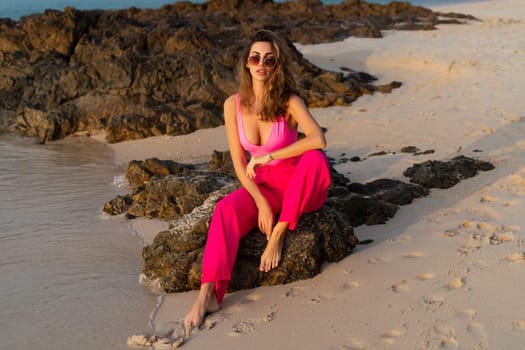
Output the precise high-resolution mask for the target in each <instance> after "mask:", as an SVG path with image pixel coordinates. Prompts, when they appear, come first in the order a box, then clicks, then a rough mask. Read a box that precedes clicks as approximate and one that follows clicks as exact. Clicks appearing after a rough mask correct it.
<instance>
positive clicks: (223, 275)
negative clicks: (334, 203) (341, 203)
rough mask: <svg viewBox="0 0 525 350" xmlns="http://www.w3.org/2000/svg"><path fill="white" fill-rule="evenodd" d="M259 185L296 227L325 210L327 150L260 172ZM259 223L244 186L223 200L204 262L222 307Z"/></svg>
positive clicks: (204, 272) (204, 280) (282, 219)
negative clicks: (244, 244)
mask: <svg viewBox="0 0 525 350" xmlns="http://www.w3.org/2000/svg"><path fill="white" fill-rule="evenodd" d="M255 182H256V183H257V185H258V187H259V189H260V191H261V192H262V194H263V195H264V197H265V198H266V199H267V200H268V202H269V204H270V206H271V208H272V211H273V213H274V214H277V213H280V216H279V219H278V221H279V222H288V223H289V227H288V228H289V229H290V230H293V229H295V226H296V225H297V222H298V221H299V217H300V216H301V214H302V213H304V212H312V211H315V210H317V209H319V208H320V207H321V206H322V205H323V204H324V202H325V201H326V198H327V196H328V186H329V185H330V172H329V169H328V162H327V159H326V157H325V155H324V153H323V152H321V151H319V150H314V151H308V152H305V153H304V154H303V155H301V156H299V157H296V158H293V159H287V160H285V161H283V162H282V163H280V164H277V165H268V166H262V167H259V168H257V171H256V177H255ZM257 224H258V210H257V207H256V205H255V201H254V200H253V198H252V196H251V195H250V194H249V193H248V191H246V189H244V188H240V189H238V190H236V191H234V192H232V193H230V194H229V195H227V196H226V197H224V198H223V199H221V200H220V201H219V202H217V205H216V207H215V211H214V213H213V217H212V220H211V223H210V229H209V231H208V238H207V241H206V247H205V248H204V256H203V259H202V280H201V283H208V282H214V283H215V293H216V296H217V301H218V302H219V303H222V300H223V298H224V294H225V293H226V288H227V287H228V283H229V281H230V280H231V273H232V271H233V266H234V263H235V258H236V256H237V249H238V247H239V241H240V240H241V238H242V237H244V235H246V234H247V233H248V232H250V231H251V230H252V229H253V228H255V227H256V226H257Z"/></svg>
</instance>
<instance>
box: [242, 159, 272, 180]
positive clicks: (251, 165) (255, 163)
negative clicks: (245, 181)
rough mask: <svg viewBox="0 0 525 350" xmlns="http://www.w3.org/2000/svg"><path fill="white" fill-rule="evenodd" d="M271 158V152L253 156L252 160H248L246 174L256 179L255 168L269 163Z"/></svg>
mask: <svg viewBox="0 0 525 350" xmlns="http://www.w3.org/2000/svg"><path fill="white" fill-rule="evenodd" d="M270 160H271V157H270V155H269V154H266V155H264V156H257V157H251V158H250V161H249V162H248V165H247V166H246V175H247V176H248V177H249V178H250V179H254V178H255V169H256V168H257V167H259V166H261V165H265V164H267V163H268V162H269V161H270Z"/></svg>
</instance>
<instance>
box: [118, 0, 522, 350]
mask: <svg viewBox="0 0 525 350" xmlns="http://www.w3.org/2000/svg"><path fill="white" fill-rule="evenodd" d="M435 10H438V11H443V12H445V11H454V12H460V13H465V14H471V15H474V16H476V17H478V18H479V19H480V21H471V22H469V23H468V24H465V25H442V26H440V27H439V29H438V30H434V31H403V32H385V33H384V34H385V37H384V38H382V39H363V38H349V39H347V40H345V41H343V42H338V43H331V44H321V45H312V46H301V45H298V48H299V49H300V51H301V52H303V53H304V55H305V56H306V57H307V58H308V59H309V60H311V61H312V62H313V63H314V64H316V65H318V66H320V67H323V68H327V69H332V70H339V69H340V67H349V68H352V69H355V70H362V71H366V72H369V73H371V74H373V75H375V76H377V77H378V78H379V79H380V81H379V82H380V83H388V82H390V81H392V80H397V81H401V82H403V85H402V87H401V88H399V89H395V90H394V91H393V92H392V93H391V94H381V93H377V94H375V95H373V96H365V97H362V98H360V99H358V100H357V101H356V102H355V103H354V104H353V105H352V106H349V107H330V108H322V109H313V110H312V113H313V114H314V116H315V117H316V118H317V120H318V121H319V123H320V124H321V125H322V126H324V127H326V128H327V129H328V131H327V140H328V146H327V149H326V151H327V153H328V155H329V156H331V157H333V158H335V159H339V158H341V156H342V154H345V155H346V156H347V157H352V156H359V157H361V158H362V159H363V161H360V162H347V163H343V164H340V165H338V166H337V170H338V171H339V172H341V173H343V174H345V175H347V176H349V178H350V179H351V180H352V181H356V182H368V181H371V180H375V179H378V178H393V179H399V180H403V181H408V179H406V178H404V176H403V175H402V173H403V171H404V170H405V169H406V168H408V167H409V166H411V165H412V164H414V163H421V162H424V161H426V160H430V159H434V160H448V159H451V158H453V157H455V156H457V155H467V156H470V157H474V158H479V159H482V160H487V161H490V162H492V163H493V164H494V165H495V166H496V168H495V169H494V170H492V171H488V172H482V173H480V174H478V175H477V176H475V177H474V178H470V179H467V180H464V181H462V182H461V183H460V184H458V185H456V186H454V187H452V188H450V189H446V190H438V189H436V190H432V192H431V194H430V196H428V197H426V198H422V199H417V200H416V201H415V202H414V203H412V204H410V205H407V206H403V207H401V208H400V210H399V211H398V213H397V214H396V215H395V217H394V218H393V219H391V220H390V221H388V222H387V223H386V224H385V225H376V226H360V227H357V228H356V229H355V233H356V235H357V237H358V238H359V239H361V240H364V239H373V240H374V242H373V243H372V244H369V245H360V246H358V247H357V249H355V250H354V251H353V252H352V254H351V255H349V256H348V257H346V258H345V259H343V260H342V261H340V262H338V263H334V264H329V265H326V267H325V269H324V271H323V272H322V273H321V274H319V275H318V276H316V277H315V278H313V279H310V280H304V281H300V282H296V283H292V284H288V285H280V286H272V287H262V288H257V289H253V290H244V291H240V292H236V293H232V294H228V295H227V296H226V298H225V301H224V304H223V308H222V310H221V311H219V312H217V313H215V314H213V315H211V316H210V317H209V318H208V323H207V325H209V326H210V327H208V328H210V329H208V330H205V329H202V330H198V331H196V332H193V333H192V335H191V336H190V338H189V339H188V340H187V342H186V344H184V346H183V347H184V348H185V349H188V350H189V349H210V348H220V349H230V350H234V349H248V348H249V349H254V350H263V349H264V350H267V349H523V348H525V297H524V294H523V286H524V285H525V245H524V243H523V240H524V239H525V216H524V215H523V208H524V207H525V139H524V135H525V102H524V100H523V94H524V91H525V83H524V78H525V2H524V1H523V0H491V1H486V2H479V3H466V4H461V5H455V6H448V7H440V8H435ZM403 146H416V147H418V148H419V149H420V150H421V151H424V150H430V149H432V150H434V151H435V153H433V154H428V155H419V156H415V155H413V154H406V153H400V152H399V151H400V149H401V148H402V147H403ZM112 147H113V148H114V150H115V154H116V159H117V161H118V162H128V161H130V160H132V159H145V158H148V157H153V156H155V157H158V158H160V159H173V160H176V161H179V162H202V161H206V160H208V159H209V157H210V155H211V152H212V150H214V149H217V150H226V149H227V145H226V139H225V133H224V128H223V127H219V128H216V129H209V130H200V131H198V132H196V133H194V134H191V135H186V136H179V137H167V136H164V137H158V138H150V139H145V140H141V141H132V142H123V143H119V144H115V145H112ZM378 151H386V152H388V154H387V155H384V156H376V157H367V156H368V155H369V154H371V153H374V152H378ZM165 225H167V224H165V223H159V222H156V221H146V220H137V221H135V222H134V223H133V227H134V229H135V230H136V231H137V232H138V234H139V235H141V236H142V237H144V239H145V241H146V242H148V241H150V240H151V239H152V238H153V236H154V235H155V234H156V233H157V232H159V231H160V230H161V229H162V227H163V226H165ZM196 295H197V292H189V293H180V294H169V295H165V296H163V298H162V302H161V303H160V305H159V307H158V309H157V310H156V311H155V312H154V313H153V315H152V324H153V326H154V327H155V332H157V333H159V334H162V333H163V332H165V331H166V330H167V329H169V328H180V327H181V324H180V322H181V320H182V319H183V317H184V315H185V314H186V313H187V311H188V310H189V309H190V307H191V305H192V304H193V301H194V299H195V298H196ZM212 325H213V327H211V326H212ZM131 335H132V334H130V336H131Z"/></svg>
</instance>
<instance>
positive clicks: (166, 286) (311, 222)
mask: <svg viewBox="0 0 525 350" xmlns="http://www.w3.org/2000/svg"><path fill="white" fill-rule="evenodd" d="M331 163H334V160H331ZM492 168H493V166H492V165H491V164H490V163H487V162H483V161H480V160H475V159H472V158H468V157H464V156H461V157H457V158H454V159H452V160H450V161H447V162H441V161H428V162H424V163H421V164H416V165H414V166H413V167H411V168H409V169H407V171H406V172H405V173H406V174H407V176H414V174H416V173H417V172H418V171H420V172H421V176H419V175H418V176H417V177H416V178H417V179H419V180H418V181H421V182H422V183H421V184H409V183H404V182H402V181H399V180H391V179H379V180H375V181H372V182H369V183H366V184H360V183H352V182H350V180H349V179H347V178H346V177H345V176H343V175H342V174H340V173H338V172H337V171H336V170H335V169H334V168H333V167H331V169H330V173H331V180H332V182H331V185H330V188H329V196H328V197H329V198H328V200H327V202H326V204H325V205H324V206H323V207H322V208H321V209H320V210H318V211H317V212H315V213H308V214H304V215H303V216H302V217H301V220H300V223H299V225H298V226H297V228H296V230H295V231H294V233H293V234H289V235H287V236H286V240H285V245H284V249H283V259H282V262H281V264H280V265H279V267H278V268H277V269H275V270H273V271H271V272H269V273H262V272H260V271H259V269H258V266H259V261H260V256H261V254H262V252H263V250H264V248H265V246H266V239H265V236H264V235H263V234H262V233H261V232H260V231H259V230H258V229H257V228H255V229H254V230H253V231H252V232H250V233H249V234H248V235H247V236H246V237H245V238H243V240H242V241H241V245H240V248H239V253H238V258H237V263H236V266H235V270H234V273H233V277H232V278H233V280H232V282H231V284H230V287H229V288H230V291H233V290H238V289H243V288H252V287H256V286H261V285H273V284H281V283H289V282H293V281H297V280H300V279H306V278H311V277H313V276H315V275H316V274H318V273H319V271H320V270H321V266H322V265H323V264H324V263H326V262H335V261H338V260H340V259H342V258H344V257H345V256H347V255H348V254H350V252H351V251H352V249H353V248H354V247H355V246H356V244H358V242H359V240H358V239H357V238H356V237H355V235H354V233H353V227H356V226H359V225H363V224H366V225H376V224H384V223H385V222H386V221H387V220H388V219H390V218H392V217H393V216H394V215H395V213H396V212H397V210H398V208H399V206H400V205H407V204H410V203H412V201H413V200H414V199H416V198H420V197H424V196H427V195H428V194H429V193H430V189H431V188H434V187H439V188H443V187H442V185H441V183H440V182H436V181H422V180H421V179H423V178H431V179H436V178H438V179H448V178H456V179H457V180H458V182H459V181H461V180H462V179H464V178H467V177H469V176H474V175H475V174H477V171H478V170H490V169H492ZM458 174H462V175H460V176H458ZM423 175H424V176H423ZM126 178H127V179H128V182H129V183H130V184H131V185H132V188H133V192H132V194H130V195H126V196H118V197H117V198H115V199H113V200H111V201H109V202H108V203H106V205H105V207H104V210H105V211H106V212H108V213H110V214H122V213H126V215H127V216H128V217H129V218H134V217H137V216H144V217H149V218H160V219H163V220H168V221H170V227H169V229H168V230H166V231H163V232H160V233H159V234H157V236H156V237H155V239H154V241H153V243H152V244H150V245H149V246H147V247H145V248H144V250H143V259H144V268H143V274H142V279H141V280H142V283H143V284H145V285H148V286H150V287H151V288H153V289H155V290H158V291H167V292H180V291H187V290H191V289H197V288H199V281H200V275H201V268H202V266H201V260H202V252H203V247H204V244H205V242H206V237H207V232H208V228H209V222H210V219H211V216H212V214H213V210H214V208H215V204H216V203H217V201H218V200H220V199H221V198H222V197H224V196H225V195H226V194H228V193H230V192H231V191H233V190H235V189H236V188H238V183H237V181H236V180H235V177H234V175H233V171H232V166H231V160H230V158H229V152H219V151H215V152H214V153H213V154H212V159H211V161H210V162H209V163H208V164H200V165H186V164H180V163H176V162H173V161H162V160H159V159H156V158H152V159H147V160H145V161H132V162H130V163H129V164H128V167H127V169H126ZM412 181H414V178H412ZM447 183H448V182H447Z"/></svg>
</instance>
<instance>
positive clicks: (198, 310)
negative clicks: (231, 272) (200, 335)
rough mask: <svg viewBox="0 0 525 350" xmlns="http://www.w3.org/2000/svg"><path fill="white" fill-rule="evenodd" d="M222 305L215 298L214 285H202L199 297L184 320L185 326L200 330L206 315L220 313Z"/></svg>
mask: <svg viewBox="0 0 525 350" xmlns="http://www.w3.org/2000/svg"><path fill="white" fill-rule="evenodd" d="M220 308H221V305H220V304H219V302H218V301H217V297H216V296H215V285H214V283H212V282H210V283H204V284H203V285H201V289H200V291H199V296H198V297H197V300H196V301H195V303H194V304H193V307H192V308H191V311H190V312H189V313H188V314H187V315H186V317H185V318H184V325H185V326H186V328H189V329H191V328H192V327H196V328H199V327H200V326H201V325H202V323H203V322H204V317H205V316H206V314H209V313H212V312H216V311H219V309H220Z"/></svg>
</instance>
